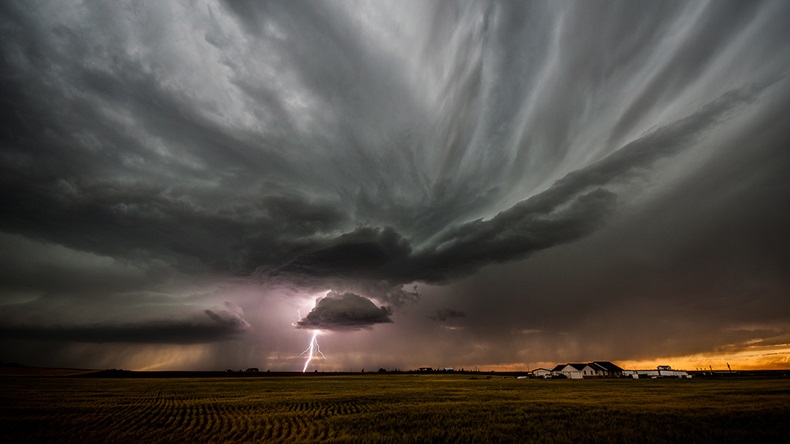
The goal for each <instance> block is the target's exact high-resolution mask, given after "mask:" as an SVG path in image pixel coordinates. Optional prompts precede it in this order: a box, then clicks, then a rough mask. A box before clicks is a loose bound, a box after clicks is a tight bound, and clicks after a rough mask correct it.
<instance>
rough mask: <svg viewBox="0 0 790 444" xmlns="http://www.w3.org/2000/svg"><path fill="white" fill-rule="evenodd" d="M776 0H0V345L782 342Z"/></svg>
mask: <svg viewBox="0 0 790 444" xmlns="http://www.w3.org/2000/svg"><path fill="white" fill-rule="evenodd" d="M788 20H790V2H787V1H784V0H776V1H769V0H764V1H759V0H754V1H748V2H744V1H729V0H722V1H701V0H691V1H688V0H683V1H661V2H655V1H631V0H628V1H599V0H593V1H583V2H582V1H555V0H551V1H548V0H546V1H491V2H484V1H480V2H477V1H431V2H425V1H421V0H412V1H408V0H407V1H403V0H398V1H391V2H387V1H381V2H378V1H377V2H368V1H351V0H347V1H325V2H318V1H314V2H285V1H282V2H280V1H227V2H225V1H217V0H212V1H195V2H176V1H168V2H162V1H150V2H149V1H142V2H140V1H122V0H120V1H114V2H92V1H76V0H67V1H62V2H50V1H35V0H25V1H3V2H0V54H2V57H0V76H2V81H0V89H2V91H0V100H1V101H2V106H0V113H2V116H0V117H1V118H0V200H1V203H0V208H1V210H0V211H2V217H0V248H1V250H0V251H2V255H0V361H2V362H15V363H21V364H25V365H36V366H50V367H77V368H125V369H133V370H223V369H226V368H231V369H243V368H248V367H257V368H260V369H262V370H263V369H269V370H273V371H301V370H302V368H303V366H304V365H305V362H306V355H304V354H303V351H305V350H306V349H307V347H308V345H309V343H310V339H311V338H312V335H313V333H314V332H316V331H317V332H318V336H317V338H318V341H319V344H320V347H321V350H322V352H323V356H318V357H317V358H316V359H314V360H312V361H311V362H310V363H309V365H308V367H307V370H308V371H310V370H312V371H360V370H362V369H368V370H369V371H370V370H377V369H379V368H385V369H401V370H408V369H415V368H418V367H433V368H444V367H455V368H464V369H467V370H469V369H480V370H528V369H534V368H536V367H540V366H543V367H546V366H553V365H555V364H558V363H565V362H585V361H592V360H609V361H613V362H615V363H618V364H620V365H621V366H623V367H624V368H639V367H644V368H650V367H654V366H655V365H658V364H665V365H671V366H673V367H675V368H685V369H688V370H694V369H697V368H726V364H727V363H729V364H730V365H731V366H732V367H733V368H734V369H738V368H740V369H748V368H785V369H787V368H790V228H788V227H790V209H788V208H790V206H788V204H790V175H788V171H789V170H790V78H789V77H788V74H790V43H788V42H790V27H788V26H787V23H788Z"/></svg>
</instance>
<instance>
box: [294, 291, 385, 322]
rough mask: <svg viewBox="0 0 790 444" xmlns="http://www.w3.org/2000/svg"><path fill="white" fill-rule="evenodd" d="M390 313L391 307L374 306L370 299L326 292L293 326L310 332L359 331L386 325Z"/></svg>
mask: <svg viewBox="0 0 790 444" xmlns="http://www.w3.org/2000/svg"><path fill="white" fill-rule="evenodd" d="M391 314H392V309H391V308H389V307H377V306H376V304H374V303H373V302H372V301H371V300H370V299H367V298H364V297H362V296H359V295H356V294H354V293H343V294H340V293H336V292H332V291H330V292H329V293H327V294H326V296H324V297H321V298H319V299H317V300H316V302H315V307H314V308H313V309H312V310H310V313H308V314H307V316H305V317H304V318H302V319H301V320H299V322H297V323H296V325H297V326H298V327H299V328H307V329H314V330H359V329H364V328H370V327H371V326H373V325H374V324H384V323H390V322H392V319H390V315H391Z"/></svg>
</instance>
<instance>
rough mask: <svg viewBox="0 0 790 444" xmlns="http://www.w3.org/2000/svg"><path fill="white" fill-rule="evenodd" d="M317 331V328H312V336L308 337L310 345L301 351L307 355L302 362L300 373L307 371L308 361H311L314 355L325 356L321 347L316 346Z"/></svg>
mask: <svg viewBox="0 0 790 444" xmlns="http://www.w3.org/2000/svg"><path fill="white" fill-rule="evenodd" d="M318 333H319V331H318V330H313V336H312V337H311V338H310V346H309V347H307V350H305V351H303V352H302V354H303V355H307V361H305V363H304V368H303V369H302V373H305V372H306V371H307V366H308V365H310V361H312V360H313V358H314V357H316V356H318V355H321V357H322V358H326V356H324V354H323V353H321V348H320V347H319V346H318Z"/></svg>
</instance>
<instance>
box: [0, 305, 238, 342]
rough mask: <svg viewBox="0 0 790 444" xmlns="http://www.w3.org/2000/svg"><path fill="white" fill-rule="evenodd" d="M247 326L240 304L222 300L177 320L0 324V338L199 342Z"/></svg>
mask: <svg viewBox="0 0 790 444" xmlns="http://www.w3.org/2000/svg"><path fill="white" fill-rule="evenodd" d="M250 328H251V326H250V323H249V322H247V320H246V319H244V313H243V311H242V310H241V308H240V307H238V306H236V305H235V304H233V303H230V302H226V303H225V304H224V307H213V309H206V310H203V312H202V313H194V314H193V315H192V316H184V317H183V318H181V319H153V320H145V321H137V322H134V321H131V322H123V323H111V322H106V321H101V322H99V321H97V322H89V323H61V324H55V325H30V324H11V325H6V326H0V336H1V337H13V338H17V339H25V340H34V341H74V342H84V343H148V344H200V343H209V342H217V341H224V340H228V339H234V338H237V337H239V336H240V335H242V334H244V333H246V332H248V331H249V330H250Z"/></svg>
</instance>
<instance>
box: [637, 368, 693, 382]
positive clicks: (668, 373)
mask: <svg viewBox="0 0 790 444" xmlns="http://www.w3.org/2000/svg"><path fill="white" fill-rule="evenodd" d="M623 375H625V376H630V377H632V378H634V379H643V378H651V379H656V378H681V379H690V378H691V375H690V374H688V372H686V371H685V370H672V367H670V366H668V365H659V366H658V367H656V369H655V370H623Z"/></svg>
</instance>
